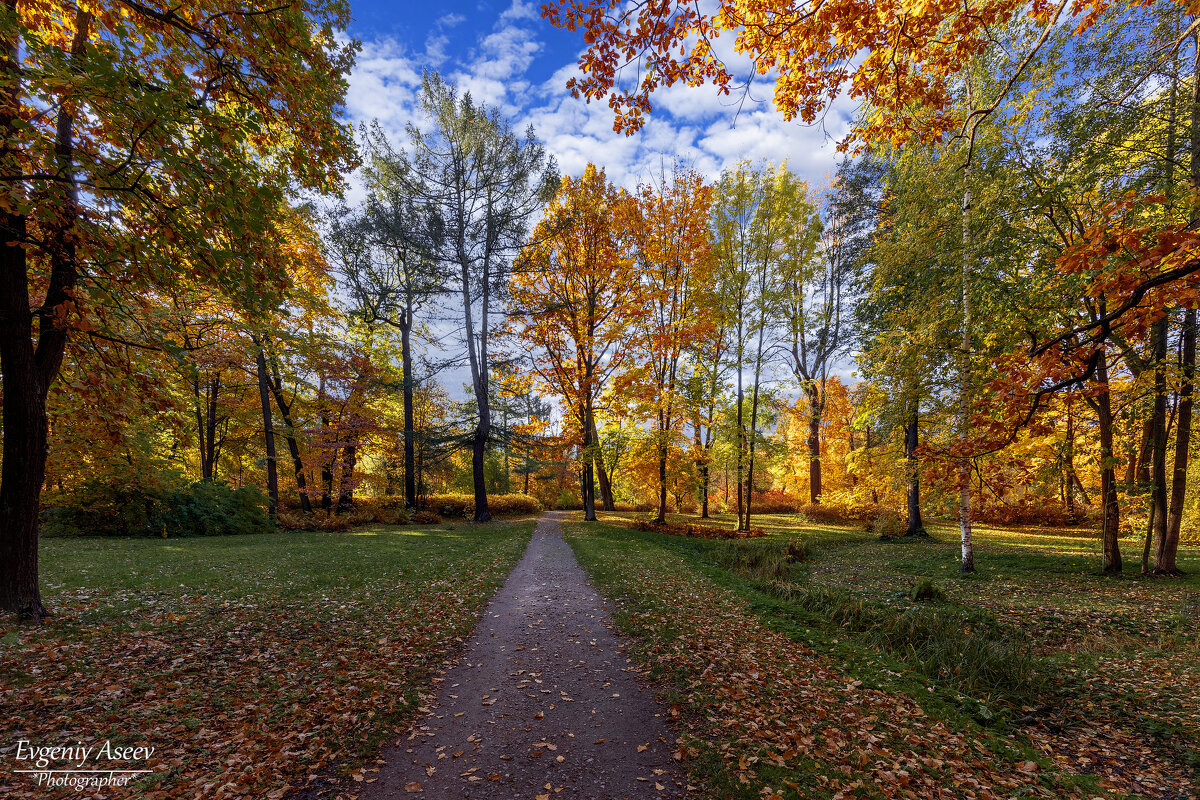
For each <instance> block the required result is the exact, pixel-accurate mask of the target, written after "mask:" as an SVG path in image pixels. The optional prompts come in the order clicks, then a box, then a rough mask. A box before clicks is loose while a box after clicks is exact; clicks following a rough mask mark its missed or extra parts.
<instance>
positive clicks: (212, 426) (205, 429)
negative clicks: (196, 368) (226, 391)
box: [192, 372, 221, 481]
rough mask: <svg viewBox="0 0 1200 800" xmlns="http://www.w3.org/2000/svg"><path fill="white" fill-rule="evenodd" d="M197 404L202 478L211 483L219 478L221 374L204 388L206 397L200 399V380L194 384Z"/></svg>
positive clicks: (214, 376)
mask: <svg viewBox="0 0 1200 800" xmlns="http://www.w3.org/2000/svg"><path fill="white" fill-rule="evenodd" d="M192 386H193V390H194V391H195V394H196V398H197V402H199V403H202V407H201V406H199V405H198V406H197V407H196V426H197V436H198V438H199V440H200V442H199V444H200V477H201V478H203V479H204V480H206V481H211V480H213V479H215V478H216V477H217V425H218V423H219V422H220V419H219V412H220V409H221V407H220V405H219V404H218V400H219V399H220V396H221V373H219V372H218V373H215V374H214V375H213V376H212V377H211V378H210V379H209V380H208V382H207V383H206V384H205V386H204V397H203V398H201V397H200V378H199V376H197V377H196V378H195V379H194V380H193V383H192Z"/></svg>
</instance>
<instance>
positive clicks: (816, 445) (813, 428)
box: [805, 381, 825, 504]
mask: <svg viewBox="0 0 1200 800" xmlns="http://www.w3.org/2000/svg"><path fill="white" fill-rule="evenodd" d="M805 391H806V393H807V394H808V409H809V411H808V501H809V502H810V503H813V504H817V503H820V502H821V415H822V414H823V413H824V410H825V409H824V407H823V406H824V403H823V402H822V401H821V395H820V389H819V388H818V387H817V384H816V382H815V381H813V382H811V385H810V386H808V387H806V389H805Z"/></svg>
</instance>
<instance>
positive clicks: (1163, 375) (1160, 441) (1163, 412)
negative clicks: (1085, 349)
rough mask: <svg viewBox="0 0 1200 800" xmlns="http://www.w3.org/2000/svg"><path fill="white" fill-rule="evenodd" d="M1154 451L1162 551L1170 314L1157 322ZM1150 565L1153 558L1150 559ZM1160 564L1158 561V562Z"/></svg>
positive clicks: (1156, 533)
mask: <svg viewBox="0 0 1200 800" xmlns="http://www.w3.org/2000/svg"><path fill="white" fill-rule="evenodd" d="M1151 330H1152V334H1151V335H1152V336H1153V339H1154V415H1153V416H1152V417H1151V421H1152V422H1153V425H1154V454H1153V457H1152V461H1153V467H1152V468H1151V476H1150V477H1151V486H1152V490H1151V502H1152V505H1153V509H1154V510H1153V512H1152V515H1151V519H1152V520H1153V523H1154V524H1153V528H1152V530H1153V536H1154V540H1155V541H1156V542H1157V543H1158V547H1157V550H1156V552H1162V551H1163V548H1164V547H1165V545H1166V538H1167V371H1166V358H1167V318H1166V317H1165V316H1164V317H1163V318H1162V319H1160V320H1159V321H1157V322H1155V323H1154V326H1153V328H1152V329H1151ZM1146 561H1147V563H1146V569H1148V568H1149V559H1147V560H1146ZM1156 566H1157V564H1156Z"/></svg>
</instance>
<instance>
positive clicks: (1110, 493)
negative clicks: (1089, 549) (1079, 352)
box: [1094, 353, 1121, 575]
mask: <svg viewBox="0 0 1200 800" xmlns="http://www.w3.org/2000/svg"><path fill="white" fill-rule="evenodd" d="M1096 375H1097V379H1098V381H1099V383H1100V385H1101V386H1102V387H1103V389H1102V391H1101V392H1100V394H1099V395H1097V396H1096V400H1095V403H1094V405H1095V408H1096V415H1097V417H1098V418H1099V422H1100V506H1101V510H1102V513H1103V522H1102V524H1101V527H1100V539H1101V544H1102V547H1103V550H1104V572H1105V573H1106V574H1109V575H1117V574H1120V572H1121V544H1120V536H1121V532H1120V525H1121V509H1120V506H1119V505H1118V504H1117V473H1116V459H1115V458H1114V456H1113V417H1112V398H1111V396H1110V394H1109V390H1108V362H1107V360H1106V357H1105V355H1104V354H1103V353H1101V355H1100V363H1099V365H1098V367H1097V369H1096Z"/></svg>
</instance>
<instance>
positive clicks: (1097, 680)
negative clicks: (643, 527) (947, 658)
mask: <svg viewBox="0 0 1200 800" xmlns="http://www.w3.org/2000/svg"><path fill="white" fill-rule="evenodd" d="M599 516H600V518H601V520H602V521H603V522H608V523H612V524H619V525H623V524H626V523H627V522H628V520H629V519H630V518H632V517H635V516H645V515H638V514H633V513H622V512H618V513H603V512H601V513H600V514H599ZM669 516H670V518H669V521H671V522H677V523H680V522H685V521H695V518H694V517H691V516H686V515H669ZM713 523H714V524H724V525H727V526H729V527H732V526H733V524H734V518H733V517H732V516H729V515H719V516H717V517H715V518H714V520H713ZM753 524H754V525H755V526H756V527H762V528H763V529H764V530H765V531H766V532H767V534H768V538H767V539H766V540H763V539H757V540H747V541H744V542H742V543H731V542H720V541H712V540H705V539H689V538H684V537H674V536H665V535H663V534H658V533H643V532H635V531H629V532H628V534H625V535H618V534H616V533H615V532H614V533H604V534H603V535H604V536H605V537H609V536H612V537H618V538H620V539H622V540H623V541H626V542H627V544H626V546H628V547H633V548H651V547H652V548H663V549H664V550H665V551H668V552H671V553H673V554H676V555H677V556H679V557H681V558H682V559H683V563H686V564H688V565H689V568H690V569H692V570H696V571H697V572H699V573H701V574H703V575H706V576H708V577H709V578H710V579H712V580H715V581H716V582H717V583H718V584H719V585H722V586H728V587H731V588H733V589H734V590H735V591H737V592H738V593H739V594H741V595H742V596H743V597H746V598H747V599H748V600H749V602H750V603H751V606H752V607H753V608H754V609H755V610H756V611H757V612H758V614H759V616H760V618H761V620H762V622H763V623H764V624H766V625H767V626H768V627H773V628H776V629H779V630H782V631H786V632H787V633H788V635H789V636H791V637H792V638H793V639H795V640H796V641H798V642H799V643H801V644H803V645H805V646H808V647H812V648H814V649H816V650H817V651H819V652H824V653H828V654H829V655H830V656H831V657H832V658H834V659H835V660H836V661H837V662H838V663H840V664H841V665H842V668H843V669H845V671H846V672H847V673H848V674H849V675H850V676H852V677H854V678H858V679H861V680H864V681H865V682H867V683H868V684H871V685H877V686H881V687H883V688H885V689H887V690H888V691H899V692H915V694H916V696H918V697H919V698H921V701H922V703H923V704H924V705H925V706H926V707H927V710H928V711H930V712H931V713H934V714H945V715H947V716H946V718H947V719H948V720H953V719H958V718H960V715H961V714H963V713H965V714H966V716H967V718H971V717H974V718H975V719H974V721H975V722H980V721H982V722H983V723H984V724H986V725H989V726H992V725H996V724H1000V725H1003V724H1004V723H1003V722H1002V720H1004V719H1013V718H1016V717H1020V716H1022V715H1029V714H1030V713H1032V714H1033V717H1034V722H1035V723H1040V722H1043V721H1044V722H1045V723H1046V724H1048V725H1050V726H1051V729H1053V730H1065V731H1074V730H1078V731H1092V732H1093V734H1091V736H1092V738H1093V739H1094V738H1095V735H1094V732H1095V731H1096V730H1099V729H1101V727H1103V726H1108V727H1107V728H1104V729H1105V730H1109V731H1110V732H1112V731H1117V732H1122V731H1123V732H1126V733H1127V734H1128V735H1130V736H1142V737H1146V741H1148V742H1150V743H1151V746H1152V747H1153V748H1157V752H1158V753H1159V754H1160V755H1161V757H1162V758H1163V759H1164V761H1163V762H1162V763H1164V764H1168V765H1169V764H1172V763H1173V764H1175V765H1176V767H1177V768H1178V769H1184V770H1186V769H1187V768H1188V767H1189V766H1194V765H1200V619H1198V618H1200V548H1196V547H1183V548H1181V550H1180V555H1179V560H1178V563H1179V566H1180V568H1181V569H1182V570H1184V571H1185V573H1186V575H1184V576H1183V577H1175V578H1164V577H1155V576H1142V575H1141V574H1140V561H1141V552H1142V540H1141V539H1140V538H1138V539H1136V540H1135V539H1132V538H1131V539H1123V540H1122V541H1121V548H1122V554H1123V556H1124V559H1125V574H1124V575H1122V576H1120V577H1115V578H1114V577H1107V576H1104V575H1102V574H1101V572H1100V566H1101V556H1100V543H1099V537H1098V533H1096V532H1094V531H1090V530H1087V529H1086V528H1069V529H1050V528H1039V527H1019V528H1011V529H1005V528H1000V527H997V526H992V525H976V526H975V529H974V535H975V563H976V567H977V571H976V572H975V573H974V574H973V575H969V576H964V575H960V573H959V569H958V559H959V547H960V543H959V531H958V526H957V525H956V524H955V523H954V522H952V521H943V520H933V521H929V520H927V521H926V527H927V528H928V530H929V531H930V536H929V537H928V538H921V539H901V540H881V539H880V538H879V537H877V536H876V535H874V534H872V533H869V532H867V531H866V530H865V525H863V524H855V525H828V524H810V523H808V522H807V521H806V520H805V519H804V518H802V517H798V516H796V515H763V516H758V517H756V518H755V520H754V523H753ZM604 530H610V531H611V530H612V529H610V528H607V527H606V526H605V527H602V528H598V529H597V532H598V534H599V533H600V532H602V531H604ZM792 539H795V540H802V541H804V542H805V543H806V544H807V549H808V554H809V558H808V560H807V561H805V562H804V563H803V564H797V565H795V567H794V569H791V570H789V572H788V574H787V576H786V577H785V578H784V579H774V580H773V582H772V581H766V580H763V579H761V578H756V577H755V576H753V575H747V574H744V573H739V572H738V570H737V569H736V568H730V567H728V562H729V560H728V557H727V556H726V557H722V555H721V550H722V548H725V549H726V550H727V549H728V548H730V547H734V548H737V547H745V548H754V547H764V546H769V545H767V544H765V543H766V542H777V543H778V544H779V546H780V547H781V548H782V547H783V545H784V544H785V543H786V542H788V541H789V540H792ZM756 543H763V544H756ZM590 546H591V545H589V547H590ZM649 558H651V559H653V558H654V557H653V556H649ZM781 580H782V581H783V586H782V588H780V585H781V584H780V581H781ZM922 581H927V582H929V583H932V584H933V585H934V586H935V587H936V588H937V589H938V590H940V592H941V594H942V595H943V596H944V598H945V600H943V601H935V602H933V603H925V604H921V603H915V602H913V600H912V599H911V598H910V593H911V592H912V591H913V588H914V587H915V586H916V585H917V584H918V583H919V582H922ZM830 591H832V592H835V593H837V592H843V593H845V592H848V593H849V594H848V595H845V596H846V597H847V598H855V597H857V598H861V600H862V602H864V603H866V604H867V607H868V608H870V607H878V608H879V609H881V611H880V612H878V613H879V614H882V617H881V618H882V619H884V620H886V619H887V618H888V617H889V616H895V615H899V614H902V613H904V612H905V611H906V610H907V609H912V610H914V611H916V610H919V609H921V608H925V609H927V610H931V609H944V610H945V612H946V613H948V614H951V615H954V614H959V615H961V617H962V619H964V620H972V619H977V618H980V617H979V615H983V617H982V618H980V619H986V620H993V621H994V622H993V623H989V624H997V625H1000V626H1002V627H1007V628H1008V629H1010V630H1011V631H1012V633H1011V641H1012V642H1014V643H1016V645H1017V646H1018V647H1020V646H1022V645H1020V643H1021V642H1027V645H1025V646H1027V647H1028V650H1029V652H1030V654H1031V657H1032V658H1034V659H1035V660H1036V664H1037V667H1036V672H1037V674H1038V675H1039V676H1040V678H1039V681H1040V682H1039V683H1038V684H1037V685H1038V686H1039V687H1040V688H1038V689H1037V693H1038V694H1037V698H1036V699H1025V700H1018V701H1017V703H1016V705H1014V706H1010V707H1009V708H1008V709H1007V710H1005V708H1004V703H1003V702H1002V698H1001V699H999V700H996V702H994V701H993V699H989V698H981V699H983V700H984V701H985V702H986V703H987V704H988V709H989V710H988V712H987V714H988V715H990V714H991V713H992V712H995V711H996V710H997V708H999V709H1000V713H999V714H998V716H997V717H996V718H995V719H991V718H990V716H989V717H986V718H982V719H981V718H980V717H979V714H978V712H977V709H976V708H975V706H974V705H973V703H974V701H973V700H972V699H971V698H970V697H964V695H963V694H962V692H963V691H964V690H962V689H961V687H959V688H958V689H956V688H955V687H954V686H952V685H948V684H947V683H946V682H945V681H938V680H934V681H933V682H932V683H930V682H929V673H928V671H927V670H926V669H925V667H924V666H923V665H922V664H921V663H920V658H918V657H917V656H916V655H914V654H909V655H907V656H906V655H905V653H904V652H903V647H901V648H899V649H892V650H891V651H889V652H886V653H885V652H880V651H879V648H878V637H877V636H875V637H874V638H872V635H868V634H863V633H858V632H855V631H854V630H846V629H845V628H844V627H841V626H839V625H838V624H837V623H833V622H830V621H829V620H828V619H826V618H824V617H823V613H822V612H821V611H819V610H816V609H818V607H819V606H820V604H821V603H826V604H827V603H828V602H830V601H829V600H828V599H827V595H826V594H822V592H830ZM838 596H839V595H836V594H835V595H833V597H834V598H835V599H836V597H838ZM791 597H794V598H795V599H794V600H792V599H789V598H791ZM813 598H816V600H815V601H814V600H813ZM837 602H841V603H843V604H844V603H845V602H849V600H843V601H837ZM965 624H967V626H968V628H969V627H971V626H974V625H975V624H977V623H973V622H967V623H965ZM951 645H952V643H951ZM873 652H874V653H876V654H877V655H875V656H872V655H871V653H873ZM950 683H953V682H950ZM926 684H928V686H929V693H928V694H926V693H925V685H926ZM914 687H917V688H915V689H914ZM969 694H970V692H969V691H966V695H969ZM997 703H998V705H997ZM1035 706H1037V707H1038V708H1039V709H1040V710H1038V711H1035V712H1029V711H1027V710H1025V709H1030V708H1033V707H1035ZM1122 735H1125V734H1122ZM1079 736H1080V741H1085V740H1086V739H1087V737H1088V734H1083V733H1080V734H1079ZM1124 746H1125V747H1127V746H1128V745H1124ZM1121 749H1122V746H1119V745H1116V744H1114V745H1113V746H1112V748H1111V753H1110V752H1109V750H1108V749H1106V747H1105V746H1103V745H1101V746H1098V747H1097V748H1096V749H1095V751H1094V752H1092V751H1089V753H1088V755H1087V756H1086V757H1087V758H1092V759H1095V758H1105V757H1108V756H1109V755H1111V757H1112V758H1114V759H1115V758H1118V757H1121V753H1120V751H1121ZM1124 757H1128V754H1126V755H1125V756H1124ZM1085 763H1086V762H1085ZM1125 768H1126V767H1121V769H1125ZM1114 769H1116V768H1114ZM1147 769H1149V768H1147ZM1117 771H1119V770H1117ZM1150 781H1151V782H1153V776H1152V778H1151V779H1150ZM1184 791H1187V790H1184ZM1162 796H1163V797H1171V796H1175V795H1171V794H1164V795H1162ZM1178 796H1179V797H1183V796H1186V795H1184V794H1180V795H1178Z"/></svg>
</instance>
